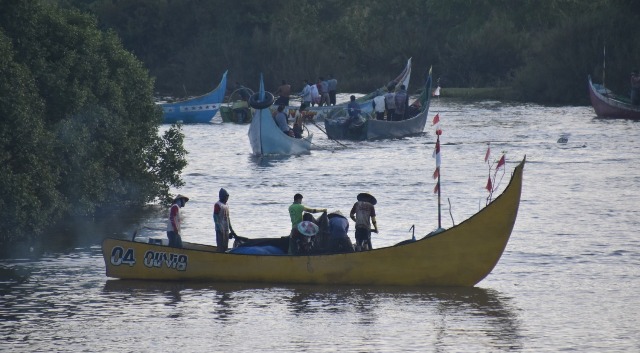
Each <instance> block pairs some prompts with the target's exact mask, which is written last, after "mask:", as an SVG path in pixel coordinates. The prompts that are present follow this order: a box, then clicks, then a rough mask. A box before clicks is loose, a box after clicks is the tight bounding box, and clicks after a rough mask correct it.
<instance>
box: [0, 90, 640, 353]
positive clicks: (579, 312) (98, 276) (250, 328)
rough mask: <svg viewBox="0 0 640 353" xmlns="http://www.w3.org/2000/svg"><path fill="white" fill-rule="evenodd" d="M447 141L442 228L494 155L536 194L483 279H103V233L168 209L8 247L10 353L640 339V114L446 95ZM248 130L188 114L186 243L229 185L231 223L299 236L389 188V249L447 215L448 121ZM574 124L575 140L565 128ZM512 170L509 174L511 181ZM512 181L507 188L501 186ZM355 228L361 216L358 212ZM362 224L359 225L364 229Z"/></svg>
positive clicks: (603, 344)
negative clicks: (402, 133) (438, 131)
mask: <svg viewBox="0 0 640 353" xmlns="http://www.w3.org/2000/svg"><path fill="white" fill-rule="evenodd" d="M435 113H439V114H440V118H441V123H440V127H441V128H442V129H443V135H442V136H441V141H442V152H441V154H442V167H441V174H442V200H443V201H442V204H443V206H442V226H443V227H445V228H447V227H451V226H452V224H454V223H456V224H457V223H460V222H461V221H463V220H464V219H466V218H468V217H469V216H471V215H472V214H474V213H475V212H476V211H477V210H478V209H479V207H480V206H481V205H482V204H483V203H484V202H485V199H486V197H487V191H486V190H485V189H484V187H485V184H486V179H487V175H488V166H487V164H486V163H484V156H485V152H486V150H487V143H488V142H490V143H491V151H492V156H491V160H492V161H495V160H497V159H499V157H500V156H501V155H502V153H503V152H504V153H506V160H507V163H506V170H507V173H506V174H505V176H504V178H503V179H502V181H501V182H500V183H499V189H500V190H502V189H503V188H504V186H506V184H507V182H508V179H509V175H510V173H511V171H512V170H513V167H514V166H515V165H516V164H517V163H518V162H519V161H520V160H522V159H523V158H524V157H525V156H526V159H527V164H526V166H525V174H524V186H523V196H522V202H521V205H520V212H519V215H518V219H517V221H516V225H515V228H514V230H513V233H512V237H511V240H510V242H509V244H508V246H507V248H506V250H505V253H504V254H503V256H502V258H501V260H500V262H499V263H498V264H497V266H496V267H495V269H494V270H493V272H492V273H491V274H489V276H488V277H487V278H486V279H484V280H483V281H482V282H480V283H479V284H478V285H477V286H476V287H475V288H448V289H446V288H392V287H390V288H372V287H351V286H341V287H328V286H282V285H252V284H220V283H158V282H144V281H119V280H111V279H108V278H107V277H106V276H105V275H104V263H103V260H102V256H101V253H100V238H101V237H102V236H103V234H106V235H111V236H114V235H115V236H121V237H130V236H131V234H132V233H133V231H134V230H135V229H139V234H141V235H162V234H164V231H163V228H164V217H165V210H157V209H156V210H155V211H152V212H148V213H145V214H143V215H134V216H132V220H131V222H130V224H127V225H126V227H125V229H122V228H117V227H116V226H115V225H114V224H112V223H109V224H108V225H104V226H103V227H102V228H100V229H97V230H94V231H88V232H87V236H86V238H83V239H81V240H79V241H78V243H77V244H76V245H75V246H73V247H69V248H64V249H59V248H52V249H51V250H49V251H47V252H45V254H44V255H43V256H42V257H39V258H36V259H33V258H28V257H25V258H20V259H11V260H8V259H5V260H0V265H2V266H3V268H5V269H7V268H8V269H10V271H6V270H5V271H4V272H3V273H6V272H13V273H14V274H15V275H13V276H8V275H3V276H2V277H1V278H0V279H1V282H0V333H1V335H0V337H1V338H0V351H11V352H36V351H37V352H50V351H60V352H79V351H84V352H98V351H100V352H149V351H160V350H161V351H185V352H229V351H235V352H252V351H266V352H272V351H285V352H303V351H309V352H318V351H340V352H400V351H415V352H496V351H519V352H558V351H576V352H638V351H640V325H638V324H637V323H636V320H637V318H638V317H639V316H640V309H639V308H640V296H639V295H638V292H640V280H639V277H640V240H639V237H638V234H637V232H638V229H640V214H639V211H638V208H637V206H638V201H639V200H638V189H639V188H640V173H639V172H638V165H640V157H639V156H640V123H638V122H632V121H627V120H601V119H597V118H594V113H593V110H592V109H591V108H590V107H541V106H538V105H530V104H508V103H504V102H498V101H481V102H462V101H457V100H445V99H442V100H436V101H434V102H433V103H432V108H431V113H430V114H429V115H430V121H431V118H432V117H433V116H434V115H435ZM247 130H248V126H246V125H244V126H242V125H233V124H222V123H221V122H220V119H219V117H216V118H214V120H213V122H212V124H208V125H188V126H184V133H185V135H186V140H185V146H186V148H187V149H188V150H189V155H188V160H189V166H188V167H187V168H186V170H185V171H184V174H183V177H184V180H185V182H186V186H185V187H183V188H181V189H180V190H176V191H177V192H180V193H183V194H185V195H187V196H189V197H190V198H191V200H190V201H189V203H188V204H187V206H186V207H185V208H184V209H183V213H184V223H183V232H184V236H183V240H185V241H191V242H198V243H206V244H215V236H214V232H213V229H212V228H213V222H212V219H211V211H212V208H213V204H214V203H215V201H216V200H217V195H218V190H219V189H220V187H224V188H226V189H227V190H228V191H229V193H230V195H231V197H230V200H229V205H230V208H231V220H232V224H233V227H234V229H235V230H236V232H237V233H238V234H240V235H243V236H247V237H262V236H267V237H275V236H283V235H286V234H287V233H288V229H289V217H288V213H287V207H288V205H289V204H290V203H291V201H292V199H293V195H294V194H295V193H297V192H300V193H302V194H303V195H304V200H303V203H304V204H306V205H308V206H311V207H327V208H329V209H330V210H336V209H339V210H341V211H342V212H343V213H346V212H348V211H349V210H350V208H351V205H352V204H353V202H355V197H356V195H357V194H358V193H359V192H363V191H368V192H371V193H373V194H374V195H375V196H376V197H377V199H378V205H377V206H376V210H377V213H378V217H377V218H378V224H379V227H380V234H378V235H376V234H374V237H373V245H374V247H381V246H386V245H392V244H395V243H397V242H399V241H401V240H404V239H408V238H409V237H411V232H410V231H409V229H410V228H411V226H412V225H415V229H416V236H421V235H424V234H427V233H428V232H430V231H432V230H434V229H435V228H436V227H437V222H438V220H437V201H436V196H435V195H434V194H433V192H432V190H433V187H434V180H433V179H432V174H433V170H434V168H435V161H434V159H433V157H432V152H433V148H434V143H435V134H434V132H433V128H432V127H431V126H428V127H426V128H425V133H424V134H423V135H422V136H415V137H409V138H403V139H398V140H385V141H375V142H359V143H354V142H344V144H345V145H346V146H347V147H346V148H345V147H342V146H340V145H338V144H336V143H335V142H333V141H331V140H328V139H327V138H326V136H325V135H324V134H323V133H322V132H321V131H320V130H318V129H317V128H316V127H315V126H310V127H309V130H310V131H311V132H313V133H314V134H315V135H314V136H315V137H314V146H313V148H314V149H313V150H312V152H311V154H310V155H304V156H299V157H286V158H272V159H260V158H255V157H252V156H251V149H250V146H249V142H248V139H247ZM561 137H565V138H566V139H567V141H566V142H565V143H563V142H562V141H560V142H559V139H560V138H561ZM501 175H502V173H501V172H500V173H499V174H498V180H500V176H501ZM498 192H499V191H498ZM352 227H353V224H352ZM351 236H352V238H353V234H351Z"/></svg>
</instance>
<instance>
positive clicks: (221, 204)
mask: <svg viewBox="0 0 640 353" xmlns="http://www.w3.org/2000/svg"><path fill="white" fill-rule="evenodd" d="M218 198H219V200H218V202H216V204H215V205H214V206H213V223H214V224H215V226H216V246H217V247H218V252H225V251H227V249H229V239H230V238H233V237H234V236H235V235H236V233H235V232H234V231H233V227H231V219H230V217H229V205H227V201H229V193H228V192H227V190H225V189H224V188H221V189H220V191H219V192H218Z"/></svg>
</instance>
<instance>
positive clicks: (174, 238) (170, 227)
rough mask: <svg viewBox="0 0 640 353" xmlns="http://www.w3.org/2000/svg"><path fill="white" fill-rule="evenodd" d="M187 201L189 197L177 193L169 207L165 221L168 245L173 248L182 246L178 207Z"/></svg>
mask: <svg viewBox="0 0 640 353" xmlns="http://www.w3.org/2000/svg"><path fill="white" fill-rule="evenodd" d="M187 201H189V198H188V197H186V196H184V195H180V194H178V196H176V197H175V198H174V199H173V202H172V203H171V208H169V221H168V222H167V238H169V246H171V247H174V248H181V247H182V237H181V235H180V208H181V207H184V205H185V204H186V203H187Z"/></svg>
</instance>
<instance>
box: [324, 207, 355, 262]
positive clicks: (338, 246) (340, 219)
mask: <svg viewBox="0 0 640 353" xmlns="http://www.w3.org/2000/svg"><path fill="white" fill-rule="evenodd" d="M327 217H328V218H329V252H330V253H348V252H353V244H351V239H349V235H348V234H347V233H348V232H349V220H347V218H346V217H345V216H343V215H342V213H341V212H340V211H335V212H332V213H329V214H328V215H327Z"/></svg>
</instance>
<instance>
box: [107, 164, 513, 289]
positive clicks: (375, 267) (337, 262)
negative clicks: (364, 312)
mask: <svg viewBox="0 0 640 353" xmlns="http://www.w3.org/2000/svg"><path fill="white" fill-rule="evenodd" d="M524 164H525V160H524V159H523V161H522V162H520V163H519V164H518V166H517V167H516V168H515V170H514V172H513V174H512V176H511V180H510V182H509V185H508V186H507V187H506V188H505V190H504V191H503V193H502V194H501V195H500V196H498V197H497V198H496V199H495V200H493V201H492V202H491V203H490V204H489V205H487V206H486V207H484V208H483V209H482V210H480V211H479V212H478V213H476V214H475V215H473V216H472V217H470V218H469V219H467V220H465V221H464V222H462V223H460V224H458V225H456V226H454V227H452V228H450V229H447V230H443V231H440V232H437V233H435V234H430V235H427V236H425V237H424V238H422V239H418V240H416V241H413V242H408V243H403V244H401V245H395V246H390V247H385V248H379V249H374V250H371V251H364V252H354V253H347V254H328V255H300V256H294V255H245V254H233V253H217V252H216V248H215V247H214V246H208V245H199V244H190V243H183V246H184V248H180V249H179V248H170V247H167V246H163V245H155V244H148V243H142V242H135V241H128V240H119V239H106V240H104V242H103V244H102V253H103V256H104V261H105V265H106V271H107V276H109V277H113V278H122V279H149V280H193V281H213V282H250V283H288V284H347V285H381V286H396V285H397V286H474V285H475V284H477V283H478V282H480V281H481V280H482V279H483V278H485V277H486V276H487V275H488V274H489V273H490V272H491V270H492V269H493V268H494V266H495V265H496V264H497V263H498V260H499V259H500V257H501V256H502V252H503V251H504V249H505V247H506V246H507V242H508V241H509V237H510V236H511V231H512V230H513V226H514V224H515V221H516V216H517V214H518V206H519V205H520V195H521V191H522V174H523V169H524Z"/></svg>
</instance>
